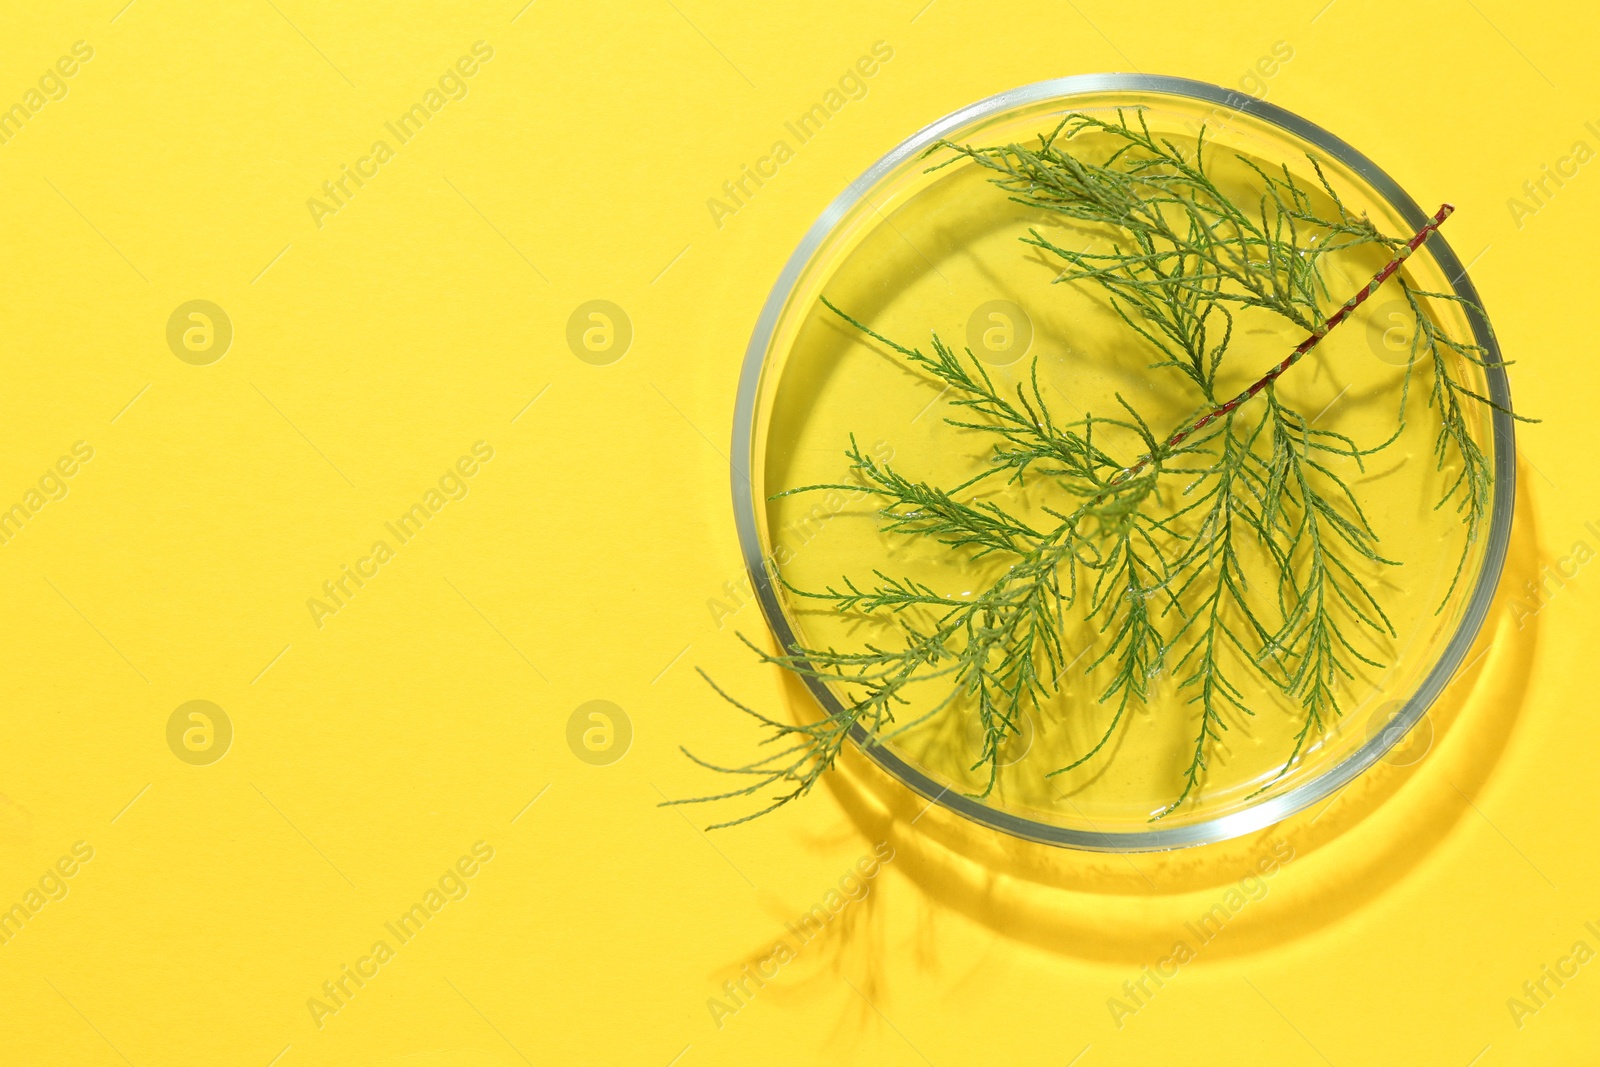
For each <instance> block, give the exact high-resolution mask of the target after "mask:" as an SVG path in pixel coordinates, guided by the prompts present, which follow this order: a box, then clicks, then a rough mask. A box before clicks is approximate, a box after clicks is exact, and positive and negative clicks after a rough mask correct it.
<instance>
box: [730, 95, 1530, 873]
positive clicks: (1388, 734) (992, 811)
mask: <svg viewBox="0 0 1600 1067" xmlns="http://www.w3.org/2000/svg"><path fill="white" fill-rule="evenodd" d="M1112 90H1124V91H1138V92H1150V93H1162V94H1166V95H1171V96H1185V97H1189V98H1191V99H1198V100H1202V101H1205V102H1208V103H1217V104H1222V105H1225V106H1226V107H1228V108H1229V109H1230V110H1231V111H1234V112H1236V113H1238V112H1242V113H1244V114H1248V115H1253V116H1255V117H1256V118H1260V119H1263V120H1265V121H1267V122H1270V123H1272V124H1274V125H1276V126H1279V127H1281V128H1282V129H1284V130H1287V131H1288V132H1290V133H1292V134H1294V135H1296V136H1298V137H1300V138H1301V139H1303V140H1305V141H1307V142H1309V143H1310V144H1312V145H1315V146H1316V147H1317V148H1319V149H1321V150H1322V151H1324V152H1326V153H1327V154H1328V155H1329V156H1330V157H1332V158H1334V159H1337V160H1338V161H1339V162H1341V163H1343V164H1344V165H1345V166H1347V167H1349V168H1350V169H1351V170H1353V171H1355V172H1356V173H1357V174H1359V175H1360V176H1361V177H1362V178H1363V179H1364V180H1365V181H1366V182H1367V183H1368V184H1370V185H1371V186H1372V188H1373V189H1374V190H1376V191H1377V192H1378V193H1380V194H1381V195H1382V196H1383V197H1384V198H1385V199H1387V200H1388V201H1389V202H1390V204H1391V205H1393V206H1394V207H1395V208H1396V209H1397V210H1398V211H1399V212H1400V213H1401V215H1403V216H1404V217H1405V219H1406V221H1407V222H1408V223H1410V224H1411V225H1412V226H1414V227H1417V228H1420V227H1421V226H1422V225H1423V223H1424V222H1425V221H1426V220H1427V218H1428V213H1427V212H1425V211H1423V210H1422V208H1421V207H1420V206H1418V205H1417V203H1416V201H1415V200H1413V199H1412V198H1411V196H1410V195H1409V194H1408V193H1406V191H1405V190H1404V189H1402V188H1401V187H1400V185H1399V184H1398V183H1397V182H1396V181H1395V180H1394V179H1393V178H1391V177H1390V176H1389V175H1388V174H1387V173H1385V172H1384V171H1383V170H1382V168H1380V167H1379V166H1378V165H1377V164H1376V163H1374V162H1373V161H1372V160H1370V159H1368V158H1367V157H1366V156H1365V155H1363V154H1362V153H1360V152H1358V151H1357V150H1356V149H1355V148H1353V147H1352V146H1351V145H1349V144H1348V143H1346V142H1345V141H1344V140H1343V139H1342V138H1339V137H1337V136H1335V135H1334V134H1332V133H1330V132H1328V131H1327V130H1325V129H1323V128H1322V127H1321V126H1318V125H1316V124H1315V123H1313V122H1311V121H1309V120H1307V119H1304V118H1301V117H1300V116H1298V115H1296V114H1294V113H1292V112H1289V111H1285V110H1284V109H1283V108H1280V107H1278V106H1277V105H1275V104H1269V103H1267V102H1265V101H1263V100H1258V99H1256V98H1255V97H1252V96H1248V95H1246V94H1243V93H1240V92H1237V91H1235V90H1231V89H1224V88H1222V87H1220V86H1216V85H1212V84H1210V83H1208V82H1201V81H1195V80H1192V79H1189V78H1178V77H1171V76H1166V75H1155V74H1079V75H1072V76H1070V77H1065V78H1055V79H1051V80H1049V81H1042V82H1035V83H1033V84H1031V85H1024V86H1020V87H1018V88H1016V89H1010V90H1007V91H1006V92H1003V93H997V94H996V95H994V96H991V97H988V98H986V99H984V100H979V101H977V102H976V103H973V104H969V105H967V106H966V107H964V108H961V109H959V110H957V111H954V112H951V113H950V114H948V115H946V116H944V117H943V118H941V119H938V120H937V121H935V122H932V123H930V124H929V125H927V126H925V127H923V128H922V129H921V130H919V131H917V132H916V133H914V134H912V135H911V136H910V137H908V138H906V139H905V140H904V141H902V142H901V143H900V144H898V145H896V146H895V147H894V148H893V149H892V150H890V151H889V152H888V153H887V154H886V155H884V156H883V157H882V158H881V159H879V160H878V161H877V162H876V163H874V164H873V165H872V166H871V167H869V168H868V169H867V170H866V171H865V172H864V173H863V174H862V175H861V176H860V177H858V178H856V179H855V181H853V182H851V183H850V184H849V186H847V187H846V188H845V190H844V191H843V192H842V193H840V194H839V195H838V196H837V197H835V198H834V200H833V202H832V203H831V204H829V205H828V207H827V208H826V209H825V210H824V211H823V212H822V214H821V215H820V216H819V217H818V218H817V221H816V222H814V223H813V224H812V225H811V228H810V229H809V230H807V231H806V234H805V237H804V238H802V239H801V241H800V244H799V245H798V246H797V247H796V248H795V250H794V252H793V253H792V254H791V255H790V257H789V259H788V260H787V262H785V264H784V266H783V270H782V271H781V272H780V273H779V275H778V278H777V281H776V282H774V284H773V287H772V290H771V292H770V293H769V294H768V296H767V299H766V302H765V303H764V304H763V305H762V308H761V313H760V315H759V316H758V317H757V319H756V326H755V329H754V331H753V332H752V333H751V337H750V343H749V345H748V346H747V347H746V349H745V357H744V363H743V366H742V368H741V370H740V375H739V392H738V396H737V399H736V402H735V406H734V419H733V441H732V444H733V448H732V451H731V452H730V453H729V455H730V456H731V457H732V458H731V460H730V463H729V468H730V476H731V480H732V484H733V505H734V521H735V525H736V528H737V532H738V536H739V546H740V551H741V554H742V555H743V557H744V562H745V568H746V570H747V571H748V572H749V575H750V580H751V585H752V588H753V589H754V591H755V594H756V599H757V600H758V601H759V603H760V604H761V611H762V614H763V615H764V616H765V617H766V621H767V625H768V626H770V627H771V628H772V632H773V634H774V636H776V637H777V639H778V641H779V643H780V644H781V645H782V646H783V647H784V649H785V650H787V651H791V652H792V651H793V650H794V649H795V644H796V642H795V635H794V631H793V630H792V629H791V628H790V626H789V621H788V619H787V617H786V616H785V615H784V612H783V608H782V606H781V605H780V604H779V602H778V598H777V595H776V592H775V591H774V589H773V586H772V582H771V578H770V576H769V574H768V572H767V569H766V564H765V557H764V556H763V553H762V546H761V539H760V529H759V524H758V522H757V518H756V501H755V500H754V486H753V484H752V482H751V476H750V472H749V469H748V467H744V468H742V467H741V463H744V464H748V463H749V462H750V460H751V458H752V454H753V448H754V445H755V441H754V440H753V432H754V428H755V413H756V400H757V396H758V394H759V385H760V380H761V370H762V366H763V364H764V363H765V360H766V350H767V346H768V344H769V343H770V341H771V338H772V333H773V330H774V328H775V327H776V325H777V322H778V317H779V315H780V314H781V313H782V311H783V307H784V304H785V303H786V302H787V300H788V297H789V294H790V292H791V291H792V290H793V287H794V283H795V281H796V280H797V279H798V277H799V275H800V272H801V270H802V269H803V268H804V267H805V264H806V263H807V262H808V261H809V260H810V258H811V256H812V254H813V253H815V252H816V250H817V248H818V247H819V246H820V245H821V244H822V242H823V241H824V240H825V239H826V237H827V235H828V234H829V233H830V232H831V231H832V229H833V227H834V226H835V224H837V222H838V221H839V219H840V218H842V217H843V216H844V214H845V212H847V211H848V210H849V209H850V208H851V207H852V206H853V205H854V204H855V203H857V202H858V201H859V200H861V199H862V198H863V197H864V194H865V193H866V192H867V190H868V189H870V188H871V187H872V186H873V185H874V184H875V183H876V182H877V181H878V180H879V178H881V177H882V176H883V175H885V174H886V173H888V172H889V171H891V170H893V169H894V168H895V167H898V166H899V165H900V164H901V163H903V162H905V161H906V160H907V159H909V158H910V157H911V156H912V155H913V154H915V153H919V152H922V151H924V150H926V149H927V148H928V147H929V146H930V145H932V144H934V143H935V142H937V141H938V140H939V139H940V138H942V137H944V136H945V135H946V134H947V133H949V132H951V131H952V130H956V129H959V128H961V127H962V126H965V125H967V124H968V123H971V122H973V121H976V120H978V119H981V118H984V117H986V116H989V115H993V114H996V113H998V112H1000V111H1003V110H1007V109H1010V108H1014V107H1018V106H1021V105H1025V104H1031V103H1037V102H1039V101H1041V100H1048V99H1055V98H1067V97H1072V96H1080V95H1084V94H1088V93H1096V92H1106V91H1112ZM1427 247H1428V250H1429V251H1430V252H1431V253H1432V254H1433V256H1434V257H1435V259H1436V260H1437V261H1438V263H1439V266H1440V267H1441V268H1442V269H1443V270H1444V272H1445V274H1446V275H1447V276H1448V277H1450V278H1451V286H1452V287H1453V288H1454V289H1455V291H1456V294H1457V295H1458V296H1460V297H1462V298H1463V299H1464V300H1466V301H1467V302H1468V305H1467V314H1468V319H1469V321H1470V322H1471V324H1472V330H1473V334H1474V336H1475V337H1476V338H1477V342H1478V344H1480V345H1482V346H1483V347H1484V349H1485V350H1486V351H1487V353H1488V356H1487V358H1486V360H1485V362H1486V364H1487V367H1486V371H1485V373H1486V376H1487V378H1488V385H1489V396H1490V399H1492V400H1493V401H1494V402H1495V404H1496V405H1498V407H1497V408H1496V410H1494V412H1493V414H1492V426H1493V432H1494V500H1493V510H1492V512H1491V515H1490V521H1489V526H1488V531H1487V537H1488V544H1487V547H1486V550H1485V553H1484V558H1483V564H1482V568H1481V570H1480V571H1479V573H1478V575H1477V580H1476V582H1475V584H1474V586H1473V589H1472V594H1471V597H1470V599H1469V600H1468V603H1467V608H1466V611H1465V612H1464V613H1463V614H1462V618H1461V623H1460V625H1459V626H1458V627H1457V628H1456V631H1455V633H1454V634H1452V635H1451V638H1450V641H1449V642H1448V643H1447V644H1446V646H1445V649H1444V651H1443V653H1442V654H1441V655H1440V657H1439V660H1438V662H1436V663H1435V664H1434V666H1433V669H1432V670H1430V671H1429V673H1428V675H1427V677H1426V678H1425V679H1423V682H1422V684H1421V686H1419V687H1418V689H1417V691H1416V693H1414V694H1413V695H1412V696H1411V697H1410V699H1409V700H1407V702H1406V704H1405V706H1404V707H1403V708H1402V709H1401V711H1400V712H1399V713H1398V714H1397V715H1395V717H1394V719H1393V722H1394V723H1395V724H1396V725H1398V726H1399V727H1400V729H1397V730H1390V729H1385V730H1381V731H1378V733H1377V734H1375V735H1374V736H1373V737H1372V738H1371V739H1370V740H1368V741H1367V742H1366V744H1364V745H1363V746H1362V747H1361V748H1359V749H1357V750H1356V751H1354V752H1352V753H1351V754H1350V755H1348V756H1346V757H1345V758H1344V759H1343V760H1341V761H1340V762H1339V763H1337V764H1335V765H1334V766H1333V767H1331V768H1329V769H1328V770H1327V771H1325V772H1324V773H1322V774H1320V775H1318V776H1317V777H1316V778H1313V779H1311V780H1310V781H1307V782H1304V783H1302V784H1301V785H1298V786H1296V787H1294V788H1293V789H1290V790H1288V791H1286V792H1284V793H1281V794H1279V795H1278V796H1275V797H1270V798H1268V799H1267V800H1264V801H1262V802H1260V803H1258V804H1256V805H1254V806H1252V807H1250V808H1247V809H1246V810H1244V811H1239V812H1234V813H1232V814H1228V815H1221V816H1217V817H1216V818H1212V819H1207V820H1204V821H1202V822H1197V823H1191V824H1189V825H1186V826H1172V827H1163V826H1156V827H1155V828H1153V829H1150V830H1140V831H1135V832H1124V833H1116V832H1099V831H1086V830H1078V829H1073V828H1071V827H1063V826H1054V825H1051V824H1049V823H1043V822H1038V821H1036V820H1033V819H1027V818H1024V817H1022V816H1018V815H1013V814H1011V813H1010V812H1006V811H1002V810H999V809H996V808H991V807H989V806H987V805H985V804H983V803H981V802H979V801H977V800H974V799H973V798H971V797H968V796H966V795H964V794H961V793H958V792H952V790H951V789H950V787H948V786H941V785H940V784H939V783H938V782H936V781H934V780H933V779H931V778H929V777H928V776H927V775H925V774H924V773H922V771H920V770H918V769H917V768H915V767H913V766H911V765H910V764H908V763H907V762H906V761H905V760H903V759H901V758H900V757H899V756H897V755H896V754H895V753H894V752H892V751H890V750H889V749H887V748H885V747H883V746H882V745H879V744H876V743H874V742H873V741H872V740H871V738H870V737H869V736H868V735H867V732H866V731H865V730H864V729H863V728H862V727H861V726H859V725H857V726H855V727H854V728H853V729H852V730H851V738H852V740H854V741H855V742H856V744H857V745H858V747H860V749H861V750H862V751H863V752H864V753H865V754H866V755H867V756H868V757H869V758H870V759H872V760H873V761H874V762H875V763H877V764H878V765H879V766H881V767H882V768H883V769H884V770H885V771H887V772H888V773H889V774H891V775H893V776H894V777H895V778H897V779H898V780H900V781H901V782H903V783H904V784H905V785H906V786H908V787H909V788H911V789H912V790H913V791H915V792H916V793H918V794H920V795H921V796H923V797H925V798H926V799H927V800H928V801H929V802H930V803H938V804H942V805H943V806H945V807H947V808H950V809H951V810H952V811H955V812H957V813H958V814H960V815H962V816H964V817H966V818H968V819H971V820H972V821H974V822H977V823H980V824H982V825H985V826H988V827H990V828H992V829H996V830H1000V831H1002V832H1005V833H1008V834H1011V835H1013V836H1016V837H1021V838H1025V839H1027V840H1030V841H1036V842H1040V843H1043V844H1051V845H1062V846H1067V847H1071V848H1079V849H1085V850H1089V851H1098V852H1136V851H1137V852H1146V851H1159V850H1163V849H1173V848H1184V847H1188V846H1192V845H1204V844H1211V843H1214V842H1218V841H1224V840H1227V839H1229V838H1233V837H1238V836H1241V835H1243V834H1247V833H1251V832H1253V831H1255V830H1260V829H1263V828H1265V827H1268V826H1271V825H1273V824H1274V823H1278V822H1282V821H1283V820H1284V819H1286V818H1288V817H1289V816H1291V815H1293V814H1295V813H1296V812H1298V811H1301V810H1303V809H1305V808H1307V807H1309V806H1310V805H1312V804H1315V803H1316V802H1317V801H1319V800H1322V799H1324V798H1325V797H1328V796H1330V795H1332V794H1333V793H1334V792H1335V791H1337V790H1339V789H1341V788H1343V787H1344V786H1345V785H1347V784H1349V783H1350V782H1351V781H1352V780H1353V779H1354V778H1356V777H1357V776H1358V775H1359V774H1361V773H1362V772H1363V771H1365V770H1367V769H1368V768H1369V767H1371V766H1372V765H1373V764H1374V763H1376V762H1377V761H1378V760H1379V759H1381V758H1383V756H1384V754H1385V753H1386V752H1388V751H1389V749H1390V748H1392V747H1393V746H1394V745H1396V744H1398V743H1399V742H1400V741H1401V740H1402V739H1403V738H1404V737H1405V736H1406V735H1407V734H1409V733H1410V732H1411V729H1412V728H1413V727H1414V726H1415V725H1416V724H1417V722H1418V721H1419V720H1420V719H1421V718H1422V717H1423V715H1425V714H1427V711H1428V709H1429V707H1431V706H1432V704H1433V702H1434V701H1435V700H1436V699H1438V696H1439V694H1440V693H1442V692H1443V691H1444V689H1445V687H1446V686H1448V685H1449V683H1450V680H1451V679H1452V678H1453V677H1454V675H1455V673H1456V671H1457V670H1458V669H1459V668H1460V666H1461V663H1462V661H1463V660H1464V659H1465V658H1466V653H1467V650H1468V649H1469V648H1470V647H1471V646H1472V643H1473V641H1474V640H1476V638H1477V634H1478V631H1479V630H1480V629H1481V628H1482V626H1483V622H1484V620H1485V619H1486V618H1487V617H1488V613H1489V607H1490V604H1491V602H1492V601H1493V599H1494V592H1495V588H1496V586H1497V585H1498V584H1499V579H1500V574H1501V571H1502V570H1503V568H1504V565H1505V558H1506V553H1507V550H1508V547H1509V544H1510V539H1511V523H1512V511H1513V507H1514V501H1515V496H1516V492H1515V491H1516V434H1515V427H1514V425H1513V420H1512V418H1511V416H1510V415H1508V414H1506V412H1507V411H1509V410H1510V409H1511V388H1510V382H1509V381H1508V379H1507V378H1506V374H1505V369H1504V364H1503V362H1502V360H1501V356H1500V348H1499V345H1498V343H1497V342H1496V341H1495V338H1494V334H1493V331H1492V329H1491V328H1490V326H1489V323H1488V320H1487V318H1486V317H1485V315H1484V314H1483V312H1482V310H1481V308H1482V304H1481V303H1480V302H1479V300H1478V294H1477V290H1476V289H1475V288H1474V287H1473V285H1472V282H1471V280H1470V279H1468V277H1467V274H1466V269H1465V268H1464V267H1463V266H1462V265H1461V261H1460V259H1459V258H1457V256H1456V254H1455V252H1454V251H1453V250H1452V249H1451V248H1450V245H1449V243H1448V242H1447V241H1446V240H1445V239H1444V237H1443V236H1441V235H1440V234H1438V233H1435V234H1434V235H1433V236H1432V237H1430V238H1429V240H1428V244H1427ZM805 682H806V685H807V687H808V688H809V689H810V690H811V692H812V694H813V695H814V696H815V697H816V699H817V701H818V703H819V704H820V705H821V706H822V709H823V710H824V712H826V713H827V714H830V715H835V714H838V713H839V712H841V711H842V710H843V708H842V707H841V706H840V704H839V702H838V700H837V699H836V698H835V697H834V695H833V693H832V692H830V691H829V690H828V689H827V687H826V686H824V685H823V684H822V683H821V682H819V681H817V680H816V679H814V678H810V677H807V678H805Z"/></svg>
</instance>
